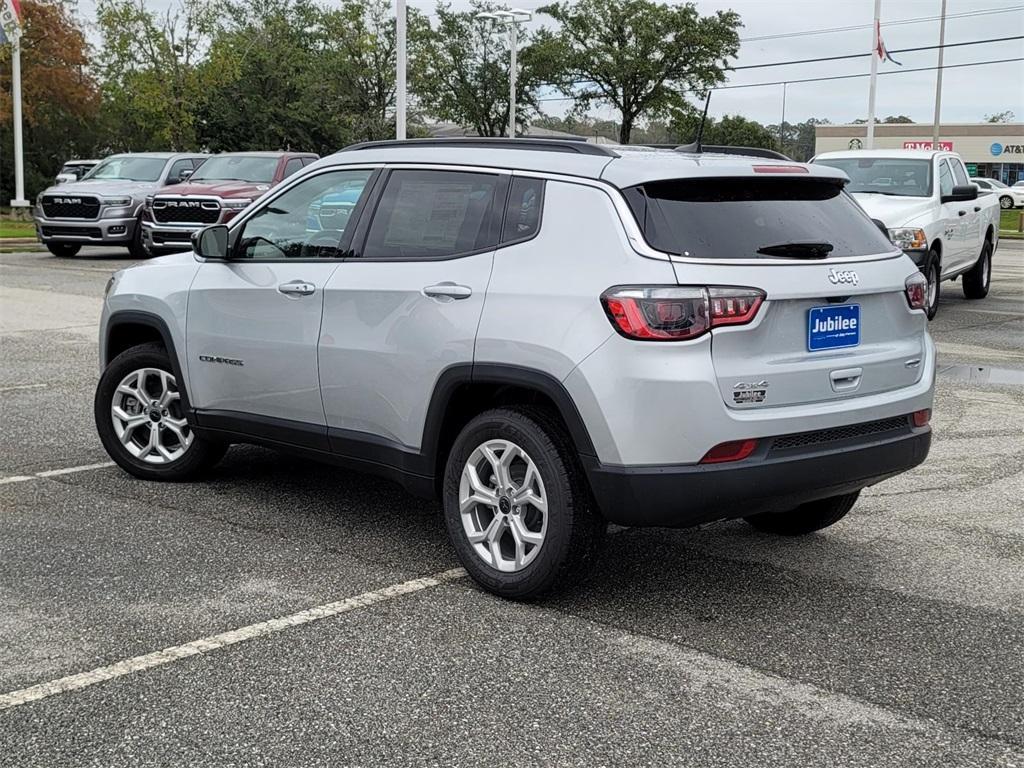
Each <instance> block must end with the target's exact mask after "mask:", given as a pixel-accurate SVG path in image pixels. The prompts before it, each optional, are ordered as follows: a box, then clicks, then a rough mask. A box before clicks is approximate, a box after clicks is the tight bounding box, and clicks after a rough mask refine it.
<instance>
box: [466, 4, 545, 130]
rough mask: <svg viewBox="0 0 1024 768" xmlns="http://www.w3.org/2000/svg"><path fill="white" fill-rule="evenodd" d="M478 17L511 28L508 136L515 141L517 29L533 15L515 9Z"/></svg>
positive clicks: (509, 34)
mask: <svg viewBox="0 0 1024 768" xmlns="http://www.w3.org/2000/svg"><path fill="white" fill-rule="evenodd" d="M476 17H477V18H478V19H487V20H490V21H494V22H496V23H498V24H507V25H508V27H509V31H508V42H509V69H508V80H509V84H508V135H509V138H511V139H514V138H515V137H516V77H517V70H518V64H517V61H516V60H517V56H516V54H517V51H516V49H517V48H518V47H519V30H518V29H517V26H518V25H519V24H522V23H523V22H524V21H529V20H530V19H532V18H533V14H532V13H530V12H529V11H524V10H522V9H519V8H513V9H512V10H510V11H491V12H484V13H478V14H477V15H476Z"/></svg>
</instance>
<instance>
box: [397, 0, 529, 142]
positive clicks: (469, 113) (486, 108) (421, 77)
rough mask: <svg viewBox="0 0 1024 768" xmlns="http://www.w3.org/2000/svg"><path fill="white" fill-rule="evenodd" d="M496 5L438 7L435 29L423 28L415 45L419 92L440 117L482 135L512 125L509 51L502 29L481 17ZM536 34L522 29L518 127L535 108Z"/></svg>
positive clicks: (476, 1)
mask: <svg viewBox="0 0 1024 768" xmlns="http://www.w3.org/2000/svg"><path fill="white" fill-rule="evenodd" d="M494 8H495V6H493V5H492V4H490V3H488V2H481V1H480V0H474V1H473V2H472V4H471V9H470V10H469V11H465V12H455V11H452V10H451V6H449V5H439V6H438V7H437V17H438V24H437V27H436V28H431V29H427V30H424V34H423V36H422V39H421V40H420V41H419V43H418V44H417V45H415V48H414V55H413V59H414V65H413V66H414V69H415V71H416V73H417V83H416V84H415V85H414V88H415V90H416V95H417V96H418V97H419V99H420V102H421V103H422V104H424V105H429V106H428V107H426V109H427V111H428V112H429V113H430V114H431V115H432V116H433V117H436V118H438V119H440V120H447V121H451V122H453V123H457V124H458V125H461V126H464V127H467V128H472V129H473V130H475V131H476V132H477V133H478V134H479V135H480V136H504V135H505V133H506V131H507V129H508V113H509V99H508V90H509V86H508V82H509V63H510V53H509V47H508V39H507V35H506V34H505V33H504V28H503V27H495V26H494V24H493V23H492V22H490V21H486V20H483V19H478V18H477V14H479V13H481V12H484V11H493V10H494ZM532 40H533V36H532V35H531V34H530V33H528V32H525V31H523V30H521V31H520V45H521V46H522V47H523V50H522V55H521V57H520V66H519V71H518V74H517V78H516V116H517V125H520V126H523V127H525V125H526V124H527V123H528V121H529V119H530V118H531V117H532V114H533V113H534V112H535V111H536V109H537V100H536V90H537V88H538V86H539V84H540V80H541V77H540V73H539V71H538V63H539V62H538V60H537V59H536V57H534V56H531V54H530V46H531V42H532Z"/></svg>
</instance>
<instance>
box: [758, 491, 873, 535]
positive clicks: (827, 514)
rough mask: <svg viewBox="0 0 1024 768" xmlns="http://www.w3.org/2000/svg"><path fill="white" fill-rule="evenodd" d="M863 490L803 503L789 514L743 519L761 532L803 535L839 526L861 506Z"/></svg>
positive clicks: (768, 514)
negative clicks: (858, 501)
mask: <svg viewBox="0 0 1024 768" xmlns="http://www.w3.org/2000/svg"><path fill="white" fill-rule="evenodd" d="M858 496H860V491H856V492H855V493H848V494H846V495H845V496H833V497H831V498H829V499H819V500H818V501H809V502H807V503H806V504H801V505H800V506H799V507H797V508H796V509H791V510H789V511H788V512H764V513H762V514H760V515H751V516H750V517H745V518H743V519H744V520H746V521H747V522H748V523H750V524H751V525H752V526H754V527H755V528H757V530H759V531H763V532H764V533H777V534H779V535H781V536H803V535H805V534H808V533H814V531H820V530H821V529H822V528H828V527H829V526H830V525H832V524H833V523H838V522H839V521H840V520H842V519H843V518H844V517H846V513H847V512H849V511H850V510H851V509H853V505H854V504H856V503H857V497H858Z"/></svg>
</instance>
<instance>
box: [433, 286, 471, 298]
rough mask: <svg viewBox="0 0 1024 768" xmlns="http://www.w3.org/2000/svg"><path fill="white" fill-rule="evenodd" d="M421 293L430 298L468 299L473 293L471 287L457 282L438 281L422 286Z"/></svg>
mask: <svg viewBox="0 0 1024 768" xmlns="http://www.w3.org/2000/svg"><path fill="white" fill-rule="evenodd" d="M423 295H424V296H429V297H430V298H432V299H449V300H451V299H468V298H469V297H470V296H472V295H473V289H472V288H470V287H469V286H468V285H458V284H457V283H438V284H437V285H428V286H427V287H426V288H424V289H423Z"/></svg>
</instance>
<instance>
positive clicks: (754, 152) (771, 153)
mask: <svg viewBox="0 0 1024 768" xmlns="http://www.w3.org/2000/svg"><path fill="white" fill-rule="evenodd" d="M675 149H676V152H692V153H695V154H696V153H703V152H717V153H718V154H721V155H747V156H748V157H766V158H768V159H770V160H789V161H790V162H793V158H791V157H786V155H784V154H782V153H781V152H776V151H775V150H774V149H763V148H762V147H728V146H724V145H712V144H704V145H702V146H700V147H698V146H697V143H696V142H694V143H693V144H683V145H682V146H677V147H676V148H675Z"/></svg>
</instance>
